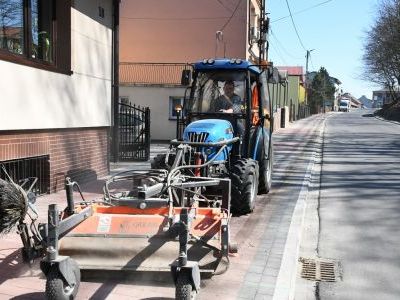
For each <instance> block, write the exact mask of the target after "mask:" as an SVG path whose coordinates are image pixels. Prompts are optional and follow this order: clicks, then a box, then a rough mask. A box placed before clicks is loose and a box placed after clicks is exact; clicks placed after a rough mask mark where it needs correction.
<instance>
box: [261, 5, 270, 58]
mask: <svg viewBox="0 0 400 300" xmlns="http://www.w3.org/2000/svg"><path fill="white" fill-rule="evenodd" d="M259 5H260V18H259V28H260V37H259V39H258V49H259V54H258V63H259V64H260V65H261V64H262V62H263V61H265V60H268V30H269V18H266V12H265V0H261V1H259Z"/></svg>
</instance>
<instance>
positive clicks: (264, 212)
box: [0, 116, 323, 300]
mask: <svg viewBox="0 0 400 300" xmlns="http://www.w3.org/2000/svg"><path fill="white" fill-rule="evenodd" d="M322 119H323V116H313V117H311V118H308V119H305V120H300V121H298V122H295V123H293V124H291V126H290V127H289V128H285V129H280V130H279V131H278V132H277V133H276V134H275V137H274V145H275V172H274V177H273V188H272V192H271V193H270V194H268V195H262V196H259V197H258V198H257V203H256V210H255V212H254V213H253V214H251V215H248V216H242V217H239V218H233V219H232V222H231V236H232V238H233V239H234V241H236V242H237V243H238V244H239V245H240V248H239V251H240V252H239V255H237V256H235V257H231V259H230V268H229V269H228V271H227V272H226V273H225V274H223V275H221V276H214V277H212V278H211V279H208V280H202V290H201V292H200V294H199V296H198V298H199V299H200V300H201V299H210V298H211V297H214V298H215V297H218V298H220V299H282V298H279V297H278V296H276V295H277V294H276V289H275V285H276V282H277V281H279V280H282V278H285V277H282V276H283V275H282V273H281V272H282V270H281V265H282V261H283V260H285V257H286V254H287V253H286V252H287V251H288V250H287V245H291V247H295V246H296V245H294V244H293V241H288V240H287V238H288V233H289V230H290V228H291V222H292V217H293V213H294V211H295V207H296V203H297V201H298V199H299V197H300V194H301V191H302V190H303V186H304V174H305V172H306V170H307V169H308V166H309V162H310V160H311V159H312V155H313V153H314V151H315V149H314V148H315V143H314V140H315V138H316V135H317V129H318V128H319V126H320V124H321V122H322ZM167 148H168V145H167V144H153V145H152V147H151V157H153V156H155V155H156V154H158V153H164V152H165V150H166V149H167ZM132 167H134V168H140V169H146V168H149V167H150V163H149V162H142V163H115V164H114V163H111V164H110V168H111V170H110V171H111V174H115V173H117V172H120V171H123V170H126V169H129V168H132ZM104 181H105V178H101V179H98V180H97V181H94V182H91V183H89V184H85V185H82V190H83V191H84V192H83V194H84V196H85V198H86V199H97V198H101V197H102V186H103V184H104ZM75 197H76V199H79V194H77V193H75ZM50 203H57V204H59V205H60V207H63V206H65V195H64V191H62V192H59V193H56V194H51V195H46V196H43V197H39V198H38V201H37V206H38V210H39V213H40V214H41V216H42V220H43V221H45V218H46V216H47V207H48V204H50ZM296 234H297V233H295V235H296ZM289 236H290V235H289ZM295 238H297V237H295ZM290 243H292V244H290ZM20 247H21V242H20V240H19V237H18V236H17V235H16V234H15V233H14V234H11V235H7V236H4V237H0V270H1V272H0V300H1V299H42V298H43V297H44V294H43V292H44V289H45V278H43V275H42V274H41V272H40V270H39V268H38V264H37V263H36V264H35V265H34V266H33V267H32V268H29V267H27V266H25V265H24V264H22V262H21V258H20V252H19V248H20ZM291 267H292V268H294V269H293V270H291V271H290V272H291V274H292V273H293V272H296V269H295V268H296V266H291ZM285 292H288V291H286V290H285ZM274 294H275V298H274ZM283 294H284V293H283ZM283 294H282V293H280V295H283ZM277 297H278V298H277ZM173 298H174V286H173V283H172V280H171V277H170V275H169V274H154V273H151V274H143V273H142V274H126V273H123V274H121V273H106V272H95V274H93V273H86V274H85V277H84V279H83V282H82V284H81V287H80V290H79V293H78V296H77V299H118V300H123V299H173Z"/></svg>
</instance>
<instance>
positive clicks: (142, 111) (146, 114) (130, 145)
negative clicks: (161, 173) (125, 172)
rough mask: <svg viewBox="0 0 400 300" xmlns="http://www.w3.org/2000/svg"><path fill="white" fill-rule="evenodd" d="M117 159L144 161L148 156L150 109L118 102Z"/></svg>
mask: <svg viewBox="0 0 400 300" xmlns="http://www.w3.org/2000/svg"><path fill="white" fill-rule="evenodd" d="M118 135H119V139H118V140H119V146H118V160H120V161H146V160H149V158H150V109H149V108H148V107H140V106H136V105H131V104H126V103H121V102H120V103H119V106H118Z"/></svg>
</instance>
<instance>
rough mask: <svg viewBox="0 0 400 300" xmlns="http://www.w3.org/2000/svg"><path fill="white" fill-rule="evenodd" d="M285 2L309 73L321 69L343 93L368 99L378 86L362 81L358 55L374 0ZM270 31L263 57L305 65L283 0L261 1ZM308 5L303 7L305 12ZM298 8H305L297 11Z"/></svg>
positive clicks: (372, 16) (371, 18)
mask: <svg viewBox="0 0 400 300" xmlns="http://www.w3.org/2000/svg"><path fill="white" fill-rule="evenodd" d="M326 1H327V0H288V2H289V5H290V8H291V11H292V15H293V19H294V23H295V25H296V27H297V30H298V33H299V36H300V38H301V41H302V43H303V45H304V48H305V49H309V50H311V49H315V50H314V51H312V52H311V61H310V62H309V71H318V70H319V68H320V67H321V66H323V67H325V68H326V69H327V70H328V72H329V74H330V75H331V76H333V77H336V78H338V79H339V80H340V81H341V82H342V88H343V91H344V92H350V93H352V94H353V95H354V96H356V97H357V98H358V97H361V96H362V95H366V96H367V97H368V98H370V99H371V98H372V91H373V90H375V89H379V87H376V86H374V85H373V84H372V83H369V82H366V81H363V80H361V79H360V76H362V74H363V65H362V60H361V59H362V55H363V44H364V39H365V36H366V33H365V32H366V30H368V29H369V28H370V26H371V25H372V24H373V23H374V21H375V18H376V10H377V7H378V3H379V0H331V1H329V2H327V3H325V4H321V5H320V6H317V7H315V8H310V7H312V6H315V5H318V4H319V3H322V2H326ZM266 6H267V11H268V12H269V13H270V15H269V16H270V19H271V24H270V25H271V30H272V34H271V35H270V38H269V40H270V50H269V58H270V60H272V61H273V62H274V64H275V65H301V66H304V68H305V64H306V62H305V61H306V59H305V54H306V51H305V50H304V48H303V47H302V45H301V44H300V42H299V39H298V38H297V36H296V32H295V30H294V28H293V25H292V21H291V19H290V17H287V18H284V19H282V20H278V19H280V18H283V17H286V16H288V15H289V12H288V8H287V5H286V1H285V0H266ZM308 8H310V9H309V10H306V9H308ZM302 10H306V11H303V12H301V11H302Z"/></svg>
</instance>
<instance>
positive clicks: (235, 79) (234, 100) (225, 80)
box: [188, 70, 246, 114]
mask: <svg viewBox="0 0 400 300" xmlns="http://www.w3.org/2000/svg"><path fill="white" fill-rule="evenodd" d="M245 79H246V72H244V71H231V70H229V71H224V70H222V71H221V70H218V71H207V72H205V71H204V72H199V73H198V74H197V79H196V82H195V90H194V94H193V98H192V99H191V101H190V103H189V106H188V109H189V110H190V111H191V112H193V113H235V114H239V113H244V110H245V103H246V101H245V92H244V91H245V84H246V81H245Z"/></svg>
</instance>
